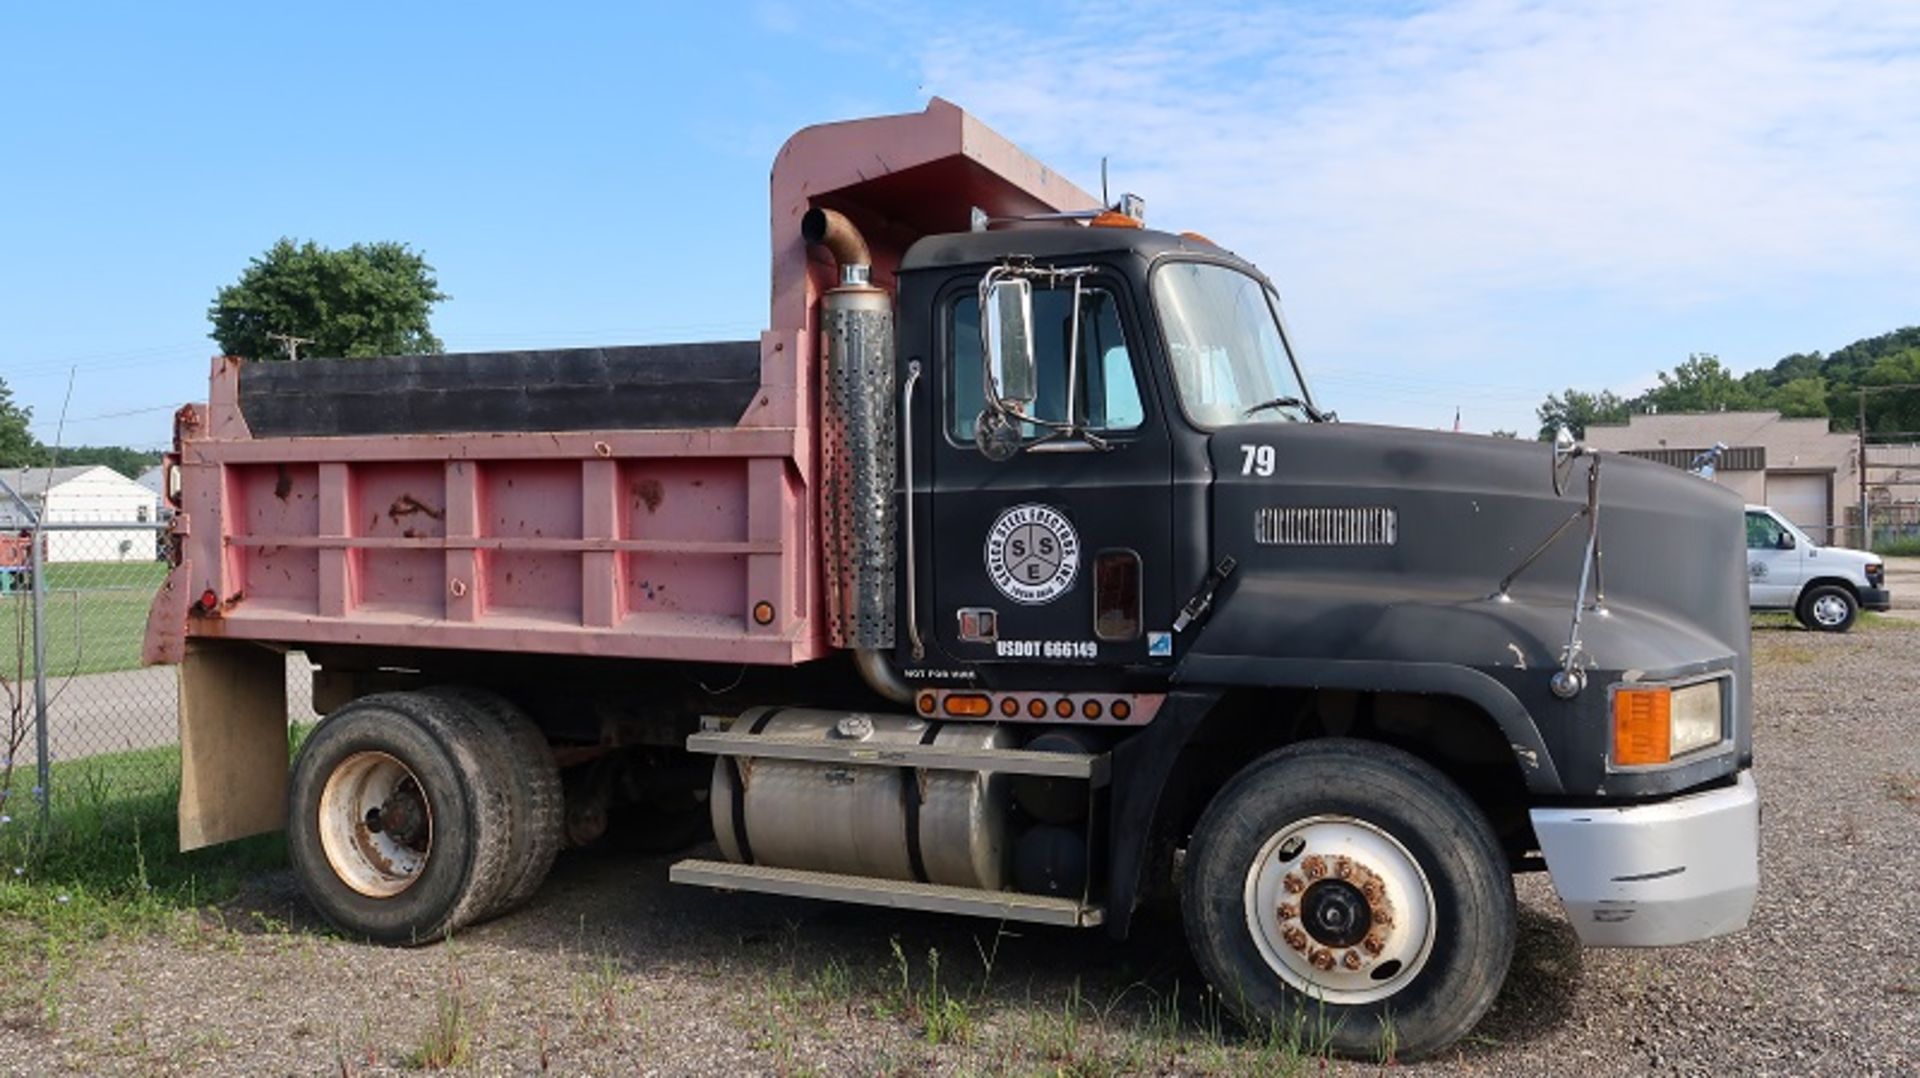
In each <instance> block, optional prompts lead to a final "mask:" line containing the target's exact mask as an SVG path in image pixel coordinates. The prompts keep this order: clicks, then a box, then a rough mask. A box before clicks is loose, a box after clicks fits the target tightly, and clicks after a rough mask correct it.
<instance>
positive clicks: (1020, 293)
mask: <svg viewBox="0 0 1920 1078" xmlns="http://www.w3.org/2000/svg"><path fill="white" fill-rule="evenodd" d="M985 298H986V303H985V304H984V305H983V308H982V311H981V314H982V318H981V324H982V326H983V328H984V329H985V332H984V333H982V334H981V339H982V341H983V342H984V343H985V346H986V350H987V355H986V361H987V362H986V370H987V387H986V389H987V407H988V408H989V409H991V410H993V411H996V412H1025V411H1027V409H1028V407H1029V406H1030V405H1032V404H1033V399H1034V396H1035V378H1034V371H1033V368H1034V362H1033V285H1032V284H1031V283H1030V282H1028V281H1027V280H1025V279H1023V278H1020V277H1004V278H1001V279H1000V280H997V281H994V282H993V283H992V284H990V285H988V286H987V294H986V297H985Z"/></svg>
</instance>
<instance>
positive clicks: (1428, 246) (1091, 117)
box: [923, 0, 1920, 383]
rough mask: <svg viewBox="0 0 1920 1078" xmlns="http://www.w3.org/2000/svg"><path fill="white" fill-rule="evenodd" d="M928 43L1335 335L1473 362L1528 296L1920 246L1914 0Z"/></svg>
mask: <svg viewBox="0 0 1920 1078" xmlns="http://www.w3.org/2000/svg"><path fill="white" fill-rule="evenodd" d="M923 69H924V74H925V81H926V87H927V89H928V91H929V92H932V93H939V94H942V95H944V96H948V97H951V98H952V99H954V100H956V101H958V102H960V103H962V104H963V105H965V106H966V107H967V108H969V109H971V110H973V111H974V112H976V113H977V114H978V115H980V116H982V117H983V118H984V119H986V120H987V121H988V122H989V123H991V124H993V125H994V126H995V127H996V128H998V129H1000V130H1002V131H1003V132H1005V133H1006V134H1008V135H1010V136H1011V137H1013V138H1014V139H1015V140H1016V141H1019V142H1021V143H1023V144H1025V145H1029V146H1032V147H1035V148H1036V149H1040V150H1043V151H1044V155H1045V156H1046V157H1048V158H1049V159H1050V160H1052V163H1054V164H1055V165H1057V166H1059V167H1062V168H1064V169H1066V170H1067V171H1068V172H1069V174H1071V175H1074V176H1076V177H1080V178H1082V180H1083V182H1086V179H1087V178H1089V177H1091V178H1096V179H1097V177H1098V175H1099V172H1098V168H1099V158H1100V157H1101V156H1102V155H1109V156H1111V157H1112V159H1113V173H1114V177H1115V181H1116V182H1115V187H1116V189H1127V190H1135V191H1138V192H1140V193H1141V194H1143V195H1146V196H1147V197H1148V210H1149V216H1150V217H1151V218H1152V219H1153V220H1154V221H1155V222H1156V223H1157V224H1159V225H1161V226H1163V227H1173V228H1194V229H1198V230H1199V231H1203V232H1207V233H1208V234H1210V235H1213V236H1214V237H1215V238H1216V239H1219V240H1221V241H1222V242H1225V243H1227V244H1228V245H1229V246H1232V247H1235V248H1236V249H1238V250H1240V251H1241V252H1242V253H1245V254H1247V255H1249V256H1250V257H1252V258H1254V259H1255V260H1256V261H1259V262H1261V263H1262V264H1263V265H1264V266H1265V267H1266V268H1267V269H1268V270H1269V272H1271V273H1272V274H1273V275H1274V276H1275V278H1276V279H1277V280H1278V281H1279V283H1280V285H1281V287H1282V289H1283V291H1284V292H1286V293H1287V294H1289V295H1290V297H1291V302H1290V310H1291V311H1292V313H1293V315H1294V318H1295V321H1296V323H1298V324H1300V325H1303V326H1304V325H1311V326H1312V327H1313V328H1314V330H1315V331H1316V332H1315V334H1314V336H1316V337H1317V338H1318V340H1317V343H1318V344H1319V345H1320V346H1321V347H1322V348H1323V349H1327V350H1330V351H1331V352H1333V353H1334V354H1335V355H1339V354H1342V353H1353V354H1355V355H1362V356H1367V355H1373V356H1377V355H1379V354H1381V353H1382V352H1383V351H1384V350H1387V349H1393V348H1396V347H1401V348H1407V349H1418V350H1419V353H1420V354H1421V355H1422V356H1424V357H1426V359H1427V361H1428V362H1430V363H1458V362H1464V361H1467V360H1468V359H1470V358H1471V357H1473V356H1475V355H1479V354H1498V353H1499V352H1500V351H1501V349H1503V348H1505V349H1508V350H1509V351H1510V350H1511V349H1512V348H1513V342H1511V341H1510V340H1506V339H1505V338H1506V337H1508V336H1510V335H1511V334H1512V332H1514V331H1516V330H1521V329H1526V330H1536V329H1538V328H1539V327H1537V326H1532V325H1528V324H1527V320H1526V317H1525V316H1524V315H1516V314H1511V313H1509V314H1506V315H1504V316H1501V315H1500V314H1499V313H1498V312H1501V311H1507V312H1512V311H1516V310H1520V309H1521V308H1520V307H1519V306H1517V305H1518V304H1522V303H1524V302H1526V300H1527V297H1540V298H1541V300H1542V302H1545V301H1547V300H1551V299H1555V298H1559V299H1564V298H1565V297H1568V296H1577V297H1582V300H1583V306H1584V305H1587V304H1586V301H1589V300H1591V299H1592V298H1594V297H1602V298H1604V300H1605V301H1606V304H1615V305H1625V306H1626V307H1628V308H1631V307H1634V306H1638V307H1641V308H1643V309H1649V310H1654V311H1659V312H1663V313H1669V314H1670V313H1672V312H1684V311H1687V310H1690V309H1694V308H1699V307H1704V306H1706V305H1710V304H1719V305H1723V306H1724V305H1726V304H1729V303H1735V302H1743V301H1753V300H1758V299H1760V298H1762V297H1766V296H1769V295H1770V294H1774V293H1776V292H1778V291H1779V290H1782V289H1793V288H1796V287H1800V286H1801V285H1803V284H1804V283H1805V282H1807V281H1809V280H1813V279H1821V280H1832V279H1846V278H1848V277H1850V276H1852V275H1856V274H1859V275H1874V274H1878V275H1881V276H1882V277H1884V276H1886V275H1900V276H1905V277H1908V278H1912V277H1913V276H1914V270H1913V266H1914V264H1915V263H1914V252H1915V251H1916V250H1920V5H1913V4H1902V3H1880V4H1876V3H1847V2H1834V0H1827V2H1803V3H1780V2H1771V0H1766V2H1729V0H1718V2H1713V0H1709V2H1694V3H1686V4H1671V3H1657V2H1647V3H1635V4H1604V5H1598V4H1574V3H1553V4H1535V3H1521V2H1517V0H1459V2H1442V3H1437V4H1433V5H1430V6H1425V7H1422V8H1420V9H1417V10H1415V11H1413V12H1411V13H1405V14H1398V15H1389V14H1381V13H1377V12H1376V13H1369V14H1352V13H1349V12H1348V11H1347V10H1345V9H1339V8H1338V7H1337V6H1335V8H1334V9H1333V10H1327V9H1318V8H1317V9H1314V10H1293V9H1289V8H1282V7H1275V6H1271V5H1260V4H1255V5H1245V6H1235V5H1222V4H1208V3H1195V4H1159V3H1145V2H1142V3H1135V4H1122V5H1120V6H1118V7H1116V6H1115V5H1113V4H1111V3H1109V4H1103V5H1101V6H1100V7H1098V8H1097V9H1086V10H1084V11H1079V12H1077V13H1075V14H1073V15H1070V16H1067V17H1066V18H1064V19H1063V20H1061V21H1060V23H1059V25H1057V26H1053V27H1048V28H1044V29H1043V28H1039V27H1036V26H1012V25H1006V24H996V23H994V22H993V21H992V20H991V19H986V20H985V21H984V22H983V21H982V20H981V19H980V18H977V17H970V18H969V19H967V20H965V21H964V22H960V23H950V24H948V25H947V27H946V29H945V31H944V32H934V33H933V34H932V36H931V39H930V40H929V41H928V42H927V44H926V46H925V49H924V52H923ZM1496 300H1497V301H1498V302H1496ZM1606 304H1600V305H1597V306H1592V308H1591V309H1590V310H1589V311H1588V314H1589V315H1590V316H1591V317H1594V318H1595V319H1596V321H1597V320H1598V319H1600V318H1609V319H1610V318H1615V317H1617V316H1618V315H1617V311H1616V310H1615V309H1614V308H1610V307H1608V306H1606ZM1468 312H1471V315H1470V316H1469V313H1468ZM1489 312H1494V320H1493V321H1492V322H1489V321H1488V320H1487V319H1486V318H1485V317H1483V316H1485V315H1487V314H1488V313H1489ZM1502 317H1504V318H1505V319H1506V323H1505V324H1504V325H1502V324H1500V319H1501V318H1502ZM1436 327H1444V330H1445V333H1446V334H1447V335H1448V336H1447V338H1446V340H1445V343H1444V344H1442V345H1439V346H1436V345H1435V343H1434V342H1435V340H1436V338H1437V337H1439V336H1440V334H1438V333H1436V332H1435V331H1436ZM1563 328H1564V329H1566V331H1568V332H1570V333H1581V332H1584V331H1586V330H1588V329H1596V330H1597V329H1598V328H1599V327H1598V326H1597V325H1596V326H1589V327H1583V326H1579V325H1574V326H1567V327H1563ZM1886 328H1892V327H1891V326H1888V327H1886ZM1841 343H1845V342H1844V341H1835V342H1830V343H1829V345H1828V347H1833V346H1837V345H1839V344H1841ZM1795 344H1796V346H1797V344H1798V342H1795ZM1709 345H1710V342H1688V343H1687V344H1686V345H1683V346H1682V347H1681V350H1680V353H1679V354H1678V355H1674V356H1667V355H1664V354H1663V355H1656V356H1647V355H1640V356H1637V357H1632V358H1631V361H1630V362H1628V366H1629V367H1631V368H1632V370H1631V371H1626V370H1623V371H1622V374H1626V373H1638V372H1640V371H1643V370H1644V369H1645V368H1646V366H1647V365H1649V364H1650V363H1660V362H1669V361H1675V360H1677V359H1678V358H1682V357H1683V356H1684V352H1685V351H1686V350H1687V349H1689V348H1693V347H1708V346H1709ZM1788 350H1790V349H1788V348H1784V347H1783V348H1782V349H1781V351H1782V352H1785V351H1788ZM1623 360H1624V357H1623ZM1554 377H1557V378H1559V379H1560V381H1562V382H1564V380H1565V377H1564V375H1556V376H1554ZM1548 380H1549V381H1552V380H1553V378H1549V379H1548ZM1586 380H1587V379H1584V378H1583V379H1582V381H1586ZM1506 381H1508V382H1509V383H1510V382H1511V381H1512V380H1511V379H1506Z"/></svg>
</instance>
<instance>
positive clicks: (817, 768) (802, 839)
mask: <svg viewBox="0 0 1920 1078" xmlns="http://www.w3.org/2000/svg"><path fill="white" fill-rule="evenodd" d="M733 730H734V731H735V732H736V733H752V734H757V735H760V736H767V737H780V738H783V739H789V738H802V739H818V740H820V741H823V742H828V741H831V742H841V743H845V742H855V743H860V744H867V745H873V746H874V747H875V748H876V749H881V748H884V747H885V746H888V745H938V746H942V747H952V748H967V749H1004V748H1012V747H1014V744H1015V738H1014V737H1013V735H1012V734H1011V733H1010V732H1008V731H1007V730H1006V729H1005V728H1004V727H1000V726H994V725H985V724H969V723H945V724H942V723H934V722H928V721H926V720H923V719H918V718H914V717H912V716H909V715H875V714H867V713H864V712H847V711H820V710H809V709H805V708H756V709H754V710H751V711H748V712H746V713H745V714H743V715H741V716H740V717H739V718H738V719H736V720H735V721H734V725H733ZM1009 778H1010V777H1009V776H1005V775H1000V774H996V773H993V772H974V771H940V770H931V769H927V770H919V769H915V768H903V767H888V766H880V765H864V764H862V765H848V764H822V763H809V762H803V761H794V760H777V759H768V758H764V757H752V756H740V757H722V758H721V759H719V760H718V761H716V762H715V765H714V770H713V783H712V798H711V804H712V807H713V832H714V835H715V837H716V838H718V839H719V843H720V849H721V851H722V852H723V853H724V854H725V855H726V857H727V859H728V860H730V861H735V862H746V863H752V864H757V865H767V866H771V867H776V868H797V869H808V870H812V871H816V872H836V873H841V874H845V875H851V876H868V877H877V878H881V879H893V880H917V879H924V880H925V881H926V882H928V883H940V884H948V885H951V886H955V887H970V888H980V889H984V890H991V891H999V890H1004V889H1005V888H1006V886H1007V862H1008V857H1007V811H1008V808H1009V806H1010V805H1011V804H1012V795H1011V785H1010V782H1009ZM916 862H917V863H916Z"/></svg>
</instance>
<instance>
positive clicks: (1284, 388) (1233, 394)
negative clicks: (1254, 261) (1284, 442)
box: [1153, 262, 1314, 428]
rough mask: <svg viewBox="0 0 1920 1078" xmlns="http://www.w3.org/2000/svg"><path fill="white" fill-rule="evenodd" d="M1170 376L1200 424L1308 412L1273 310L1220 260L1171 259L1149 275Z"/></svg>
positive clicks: (1258, 288) (1296, 418) (1298, 417)
mask: <svg viewBox="0 0 1920 1078" xmlns="http://www.w3.org/2000/svg"><path fill="white" fill-rule="evenodd" d="M1153 301H1154V304H1155V305H1156V306H1157V307H1158V308H1159V310H1160V321H1161V324H1162V325H1163V326H1165V327H1166V333H1167V351H1168V355H1169V358H1170V359H1171V361H1172V363H1173V376H1174V382H1175V384H1177V385H1178V386H1179V389H1180V403H1181V404H1182V405H1183V406H1184V407H1185V408H1186V412H1187V416H1188V418H1190V419H1192V420H1193V421H1194V423H1196V424H1198V425H1200V426H1202V427H1209V428H1211V427H1224V426H1230V425H1232V424H1235V423H1245V422H1250V421H1261V420H1269V421H1272V420H1279V421H1285V422H1300V421H1302V420H1307V419H1312V418H1314V412H1313V405H1312V399H1311V398H1310V397H1308V396H1307V390H1306V386H1305V384H1304V383H1302V382H1301V380H1300V376H1299V372H1298V371H1297V370H1296V368H1295V367H1294V364H1293V356H1292V355H1291V353H1289V352H1288V351H1287V344H1286V339H1285V338H1284V337H1283V336H1282V335H1281V332H1280V319H1279V314H1278V312H1277V310H1276V308H1275V306H1274V304H1273V302H1272V299H1271V297H1270V296H1269V294H1268V292H1267V289H1266V287H1265V286H1264V285H1262V284H1261V283H1260V282H1259V281H1257V280H1255V279H1254V278H1252V277H1250V276H1248V275H1247V274H1244V273H1241V272H1240V271H1238V270H1235V269H1230V268H1228V267H1226V266H1216V265H1212V264H1210V263H1205V262H1173V263H1169V264H1167V265H1163V266H1161V267H1160V268H1159V269H1157V270H1155V271H1154V275H1153Z"/></svg>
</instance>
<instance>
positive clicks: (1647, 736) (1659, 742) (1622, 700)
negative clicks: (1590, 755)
mask: <svg viewBox="0 0 1920 1078" xmlns="http://www.w3.org/2000/svg"><path fill="white" fill-rule="evenodd" d="M1671 759H1673V692H1672V690H1670V689H1666V688H1658V689H1616V690H1614V693H1613V762H1614V763H1615V764H1619V765H1622V766H1626V767H1644V766H1646V765H1648V764H1664V763H1666V762H1667V761H1669V760H1671Z"/></svg>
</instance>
